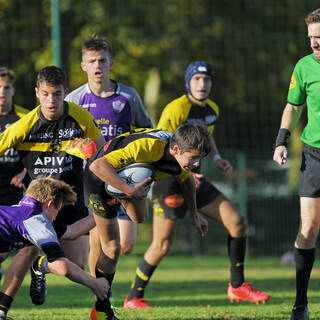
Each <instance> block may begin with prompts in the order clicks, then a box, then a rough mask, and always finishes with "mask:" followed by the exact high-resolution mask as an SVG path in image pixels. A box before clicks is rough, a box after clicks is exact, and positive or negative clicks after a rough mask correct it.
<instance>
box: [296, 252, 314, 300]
mask: <svg viewBox="0 0 320 320" xmlns="http://www.w3.org/2000/svg"><path fill="white" fill-rule="evenodd" d="M315 251H316V250H315V248H312V249H298V248H294V258H295V262H296V302H295V305H296V306H299V305H304V306H307V305H308V299H307V291H308V283H309V279H310V274H311V270H312V267H313V262H314V259H315Z"/></svg>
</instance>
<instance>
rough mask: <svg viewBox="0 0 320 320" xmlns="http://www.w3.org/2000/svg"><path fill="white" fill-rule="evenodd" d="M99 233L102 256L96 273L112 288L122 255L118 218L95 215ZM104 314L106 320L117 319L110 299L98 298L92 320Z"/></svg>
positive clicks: (98, 261)
mask: <svg viewBox="0 0 320 320" xmlns="http://www.w3.org/2000/svg"><path fill="white" fill-rule="evenodd" d="M94 218H95V221H96V225H97V231H98V234H99V238H100V243H101V249H102V251H101V254H100V256H99V258H98V260H97V264H96V267H95V273H96V277H97V278H102V277H104V278H106V279H107V281H108V282H109V285H110V291H111V286H112V282H113V278H114V275H115V272H116V265H117V262H118V258H119V255H120V234H119V227H118V221H117V218H116V217H113V218H106V217H102V216H99V215H96V214H95V215H94ZM100 313H101V314H102V315H103V316H105V317H106V319H109V318H110V319H115V318H114V313H113V310H112V308H111V303H110V299H109V297H108V298H106V299H104V300H100V299H98V298H96V303H95V306H94V307H93V309H92V312H91V319H99V314H100Z"/></svg>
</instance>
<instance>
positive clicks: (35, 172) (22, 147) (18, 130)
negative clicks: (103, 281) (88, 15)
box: [0, 66, 105, 305]
mask: <svg viewBox="0 0 320 320" xmlns="http://www.w3.org/2000/svg"><path fill="white" fill-rule="evenodd" d="M35 91H36V96H37V98H38V99H39V101H40V105H39V106H38V107H37V108H34V109H33V110H32V111H30V112H29V113H28V114H26V115H25V116H24V117H23V119H20V120H18V121H16V122H15V123H14V124H12V125H11V126H10V127H9V128H7V129H6V130H5V131H3V132H2V133H1V135H0V155H1V154H3V153H4V152H5V150H7V149H9V148H11V147H15V148H16V149H17V150H18V153H19V155H20V158H21V160H22V163H23V165H24V167H25V168H26V169H27V171H28V175H29V176H30V177H31V179H35V178H36V177H38V176H39V175H50V176H51V177H53V178H56V179H60V180H63V181H65V182H67V183H69V184H70V185H71V186H72V187H73V188H74V191H75V192H76V193H77V195H78V197H77V201H76V203H75V204H74V205H69V206H65V207H64V208H62V210H61V211H60V212H59V214H58V216H57V219H56V220H57V221H58V222H61V223H64V224H66V225H69V224H72V223H74V222H76V221H78V220H79V219H81V218H83V217H85V216H87V215H88V211H87V209H86V207H85V205H84V201H83V181H82V177H83V175H82V167H83V160H82V159H80V158H78V157H74V156H72V155H69V154H67V153H66V147H67V146H68V144H70V143H71V142H72V141H73V140H74V139H77V138H87V137H88V138H90V139H92V140H93V141H95V142H96V144H97V145H98V146H99V145H103V144H104V142H105V141H104V139H103V137H102V136H100V131H101V129H100V127H99V126H98V125H97V124H96V123H95V121H94V118H93V117H92V115H91V114H90V113H89V112H88V111H86V110H84V109H83V108H82V107H80V106H77V105H75V104H74V103H71V102H69V103H68V102H65V101H64V97H65V91H66V86H65V74H64V72H63V70H61V69H60V68H57V67H54V66H50V67H45V68H43V69H42V70H40V72H39V73H38V76H37V83H36V88H35ZM61 247H62V249H63V251H64V253H65V254H66V256H67V257H68V258H69V259H70V260H71V261H72V262H74V263H76V264H77V265H79V266H80V267H81V268H82V269H84V268H85V266H86V263H87V258H88V251H89V241H88V236H86V235H82V236H81V237H79V238H77V239H75V240H62V241H61ZM21 259H22V261H25V263H24V264H21V265H20V266H17V268H19V267H21V268H25V267H27V266H28V265H31V264H32V262H33V261H30V259H31V258H30V259H28V260H27V259H26V258H25V257H23V256H22V257H21ZM31 271H32V281H31V287H30V295H31V299H32V301H33V303H35V304H37V305H40V304H42V303H43V302H44V301H45V295H46V287H45V278H44V276H41V273H38V274H36V273H35V272H34V270H33V269H32V270H31ZM20 273H22V274H23V272H22V271H21V270H17V274H20ZM23 277H24V274H23V275H22V276H21V279H23Z"/></svg>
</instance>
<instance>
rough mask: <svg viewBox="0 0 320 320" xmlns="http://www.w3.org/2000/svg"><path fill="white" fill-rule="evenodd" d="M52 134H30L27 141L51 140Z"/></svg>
mask: <svg viewBox="0 0 320 320" xmlns="http://www.w3.org/2000/svg"><path fill="white" fill-rule="evenodd" d="M52 138H53V132H39V133H31V134H30V135H29V140H31V141H32V140H38V139H52Z"/></svg>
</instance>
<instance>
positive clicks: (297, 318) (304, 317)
mask: <svg viewBox="0 0 320 320" xmlns="http://www.w3.org/2000/svg"><path fill="white" fill-rule="evenodd" d="M290 319H291V320H309V310H308V307H307V306H303V305H302V306H294V307H293V309H292V312H291V318H290Z"/></svg>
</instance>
